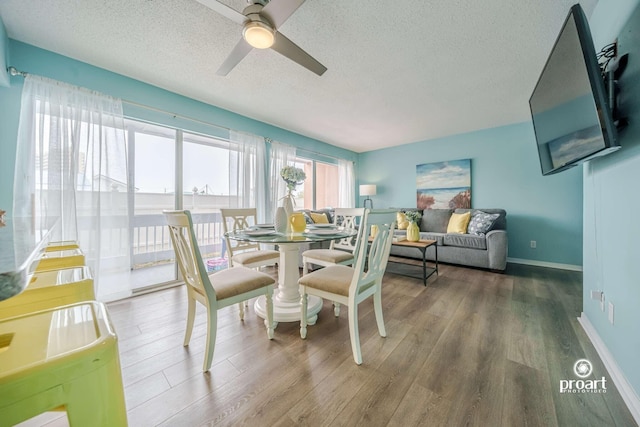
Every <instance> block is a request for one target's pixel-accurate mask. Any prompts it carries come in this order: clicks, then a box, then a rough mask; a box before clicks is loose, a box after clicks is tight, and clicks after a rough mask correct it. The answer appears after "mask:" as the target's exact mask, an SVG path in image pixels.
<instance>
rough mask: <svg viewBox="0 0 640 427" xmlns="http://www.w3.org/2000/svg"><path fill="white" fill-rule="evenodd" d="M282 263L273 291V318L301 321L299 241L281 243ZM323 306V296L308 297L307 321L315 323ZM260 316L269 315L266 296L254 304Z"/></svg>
mask: <svg viewBox="0 0 640 427" xmlns="http://www.w3.org/2000/svg"><path fill="white" fill-rule="evenodd" d="M278 246H279V248H280V263H279V265H278V288H277V289H275V290H274V292H273V320H274V321H276V322H299V321H300V310H301V309H302V306H301V305H300V291H299V286H298V278H299V277H300V270H299V269H298V251H299V246H298V244H297V243H279V244H278ZM321 308H322V298H318V297H315V296H309V297H308V303H307V323H308V324H309V325H315V323H316V320H318V312H319V311H320V309H321ZM254 309H255V311H256V313H257V314H258V316H260V317H262V318H263V319H264V318H266V317H267V309H266V298H265V297H263V296H262V297H259V298H258V299H257V301H256V303H255V305H254Z"/></svg>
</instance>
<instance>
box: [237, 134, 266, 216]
mask: <svg viewBox="0 0 640 427" xmlns="http://www.w3.org/2000/svg"><path fill="white" fill-rule="evenodd" d="M229 140H230V141H231V142H232V143H233V144H232V146H231V147H230V150H229V207H238V208H253V207H255V208H256V209H257V220H258V222H263V223H264V222H270V220H267V219H266V218H267V209H268V207H267V197H266V195H265V188H266V185H265V179H266V178H265V163H266V150H265V142H264V138H263V137H261V136H257V135H252V134H249V133H244V132H238V131H235V130H231V131H230V132H229ZM236 148H237V149H236Z"/></svg>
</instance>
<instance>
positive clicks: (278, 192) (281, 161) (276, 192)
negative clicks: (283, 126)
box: [267, 141, 296, 219]
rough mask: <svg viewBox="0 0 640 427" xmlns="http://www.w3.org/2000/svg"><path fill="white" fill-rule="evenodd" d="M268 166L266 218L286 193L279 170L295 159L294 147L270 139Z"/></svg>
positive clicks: (271, 215) (272, 212)
mask: <svg viewBox="0 0 640 427" xmlns="http://www.w3.org/2000/svg"><path fill="white" fill-rule="evenodd" d="M269 155H270V160H271V161H270V167H269V193H270V194H269V212H268V213H267V215H268V217H267V218H272V219H273V216H274V214H275V211H276V208H277V207H278V206H279V205H280V199H282V198H283V197H284V196H285V195H286V194H287V185H286V184H285V182H284V180H283V179H282V177H281V176H280V170H282V168H283V167H285V166H287V165H292V164H293V163H294V162H295V160H296V148H295V147H293V146H291V145H287V144H283V143H281V142H277V141H271V150H270V151H269Z"/></svg>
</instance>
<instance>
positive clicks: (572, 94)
mask: <svg viewBox="0 0 640 427" xmlns="http://www.w3.org/2000/svg"><path fill="white" fill-rule="evenodd" d="M529 106H530V108H531V117H532V120H533V127H534V130H535V135H536V143H537V146H538V155H539V157H540V166H541V168H542V175H551V174H554V173H558V172H561V171H563V170H566V169H568V168H570V167H573V166H576V165H579V164H581V163H582V162H585V161H587V160H589V159H592V158H594V157H597V156H602V155H604V154H608V153H611V152H612V151H615V150H617V149H618V148H620V145H619V144H618V143H617V141H616V127H615V124H614V121H613V117H612V115H611V110H610V108H609V105H608V101H607V91H606V90H605V83H604V79H603V77H602V73H601V71H600V66H599V65H598V60H597V57H596V52H595V48H594V46H593V39H592V38H591V31H590V30H589V23H588V21H587V18H586V16H585V14H584V11H583V10H582V7H580V5H579V4H576V5H574V6H572V7H571V10H570V11H569V14H568V15H567V19H566V20H565V22H564V25H563V26H562V30H561V31H560V34H559V35H558V38H557V39H556V42H555V44H554V46H553V49H552V50H551V53H550V54H549V58H548V59H547V62H546V64H545V66H544V69H543V70H542V73H541V74H540V78H539V79H538V83H537V84H536V87H535V89H534V90H533V94H532V95H531V98H530V99H529Z"/></svg>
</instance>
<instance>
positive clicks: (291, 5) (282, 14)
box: [198, 0, 304, 29]
mask: <svg viewBox="0 0 640 427" xmlns="http://www.w3.org/2000/svg"><path fill="white" fill-rule="evenodd" d="M198 1H200V0H198ZM302 3H304V0H271V1H270V2H269V3H267V5H266V6H265V7H264V8H263V9H262V11H261V12H260V14H261V15H264V16H265V17H266V18H267V19H268V20H269V22H271V23H272V24H273V26H274V27H276V29H278V28H280V25H282V24H284V21H286V20H287V19H288V18H289V17H290V16H291V14H292V13H293V12H295V11H296V9H297V8H299V7H300V5H301V4H302Z"/></svg>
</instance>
